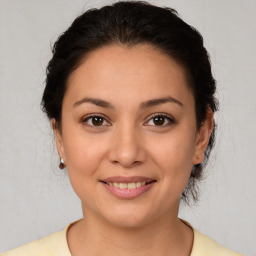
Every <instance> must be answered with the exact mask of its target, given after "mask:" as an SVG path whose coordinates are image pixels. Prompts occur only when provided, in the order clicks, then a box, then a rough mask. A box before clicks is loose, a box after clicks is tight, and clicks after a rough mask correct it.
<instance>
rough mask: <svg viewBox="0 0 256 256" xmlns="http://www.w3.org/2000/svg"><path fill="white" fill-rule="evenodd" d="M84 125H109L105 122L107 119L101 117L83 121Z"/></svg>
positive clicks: (92, 117) (91, 117)
mask: <svg viewBox="0 0 256 256" xmlns="http://www.w3.org/2000/svg"><path fill="white" fill-rule="evenodd" d="M83 123H85V124H86V125H89V126H104V125H108V123H107V121H106V120H105V118H103V117H101V116H90V117H87V118H85V119H84V120H83Z"/></svg>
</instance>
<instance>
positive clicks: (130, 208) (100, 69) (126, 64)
mask: <svg viewBox="0 0 256 256" xmlns="http://www.w3.org/2000/svg"><path fill="white" fill-rule="evenodd" d="M209 116H210V115H209ZM53 124H54V120H53ZM211 130H212V116H210V117H208V119H207V120H206V122H205V124H203V125H202V127H201V129H200V130H198V129H197V125H196V117H195V102H194V98H193V94H192V92H191V90H190V89H189V85H188V84H187V80H186V76H185V72H184V70H183V68H182V67H181V66H180V65H179V64H177V63H176V62H175V61H174V60H173V59H172V58H170V57H169V56H167V55H164V54H162V53H161V52H160V51H158V50H156V49H154V48H153V47H152V46H149V45H138V46H135V47H133V48H126V47H122V46H106V47H104V48H101V49H98V50H96V51H94V52H91V53H90V54H89V55H88V56H87V57H86V58H85V59H84V61H83V63H82V64H81V65H80V66H79V68H77V69H76V70H75V71H74V72H73V73H72V74H71V76H70V78H69V81H68V89H67V91H66V94H65V96H64V99H63V105H62V131H61V133H60V132H59V130H57V129H55V135H56V142H57V147H58V151H59V154H60V156H61V157H62V158H63V159H64V161H65V164H66V166H67V169H68V174H69V178H70V181H71V184H72V186H73V188H74V190H75V192H76V193H77V195H78V196H79V198H80V199H81V201H82V206H83V211H84V214H85V215H87V216H89V217H94V218H95V217H96V219H98V220H99V219H100V220H104V221H107V222H108V223H112V224H114V225H117V226H122V227H131V226H132V227H135V226H136V227H137V226H141V225H145V224H148V223H150V222H154V221H156V220H158V219H165V218H167V216H168V218H171V217H173V218H175V217H176V218H177V214H178V206H179V200H180V194H181V193H182V191H183V190H184V188H185V187H186V184H187V182H188V180H189V177H190V172H191V169H192V166H193V164H198V163H200V162H201V161H202V160H203V152H204V150H205V148H206V146H207V143H208V139H209V136H210V133H211Z"/></svg>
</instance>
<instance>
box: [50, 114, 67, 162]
mask: <svg viewBox="0 0 256 256" xmlns="http://www.w3.org/2000/svg"><path fill="white" fill-rule="evenodd" d="M51 126H52V129H53V132H54V136H55V142H56V146H57V150H58V153H59V156H60V158H63V160H64V162H65V154H64V147H63V140H62V135H61V131H60V128H59V127H58V125H57V122H56V120H55V118H52V119H51Z"/></svg>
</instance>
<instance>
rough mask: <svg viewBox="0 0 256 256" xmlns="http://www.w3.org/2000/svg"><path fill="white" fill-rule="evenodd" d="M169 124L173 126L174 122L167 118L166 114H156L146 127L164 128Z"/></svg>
mask: <svg viewBox="0 0 256 256" xmlns="http://www.w3.org/2000/svg"><path fill="white" fill-rule="evenodd" d="M171 124H175V120H174V119H173V118H172V117H171V116H169V115H168V116H167V115H166V114H165V115H164V114H157V115H155V116H153V117H152V118H151V119H150V120H149V121H148V122H147V125H149V126H158V127H165V126H169V125H171Z"/></svg>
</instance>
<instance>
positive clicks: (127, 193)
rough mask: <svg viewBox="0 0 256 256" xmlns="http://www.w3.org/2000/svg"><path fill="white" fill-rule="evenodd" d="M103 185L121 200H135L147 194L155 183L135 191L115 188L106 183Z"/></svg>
mask: <svg viewBox="0 0 256 256" xmlns="http://www.w3.org/2000/svg"><path fill="white" fill-rule="evenodd" d="M101 183H102V185H103V186H104V187H105V188H106V189H107V190H108V191H110V192H111V193H112V194H113V195H115V196H117V197H119V198H121V199H133V198H136V197H138V196H140V195H142V194H144V193H146V192H147V191H148V190H149V189H150V188H151V187H152V186H153V185H154V183H155V182H152V183H149V184H146V185H143V186H141V187H139V188H134V189H121V188H116V187H114V186H110V185H108V184H106V183H104V182H101Z"/></svg>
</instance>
